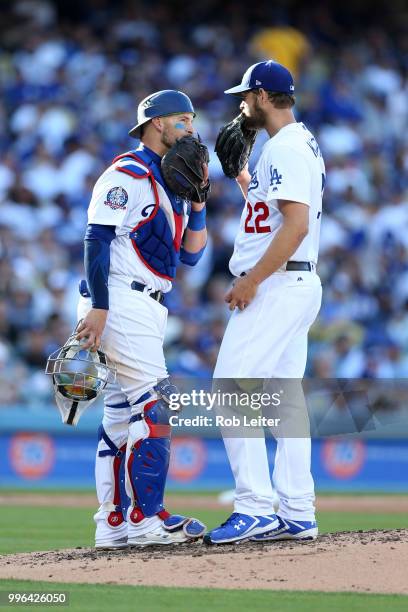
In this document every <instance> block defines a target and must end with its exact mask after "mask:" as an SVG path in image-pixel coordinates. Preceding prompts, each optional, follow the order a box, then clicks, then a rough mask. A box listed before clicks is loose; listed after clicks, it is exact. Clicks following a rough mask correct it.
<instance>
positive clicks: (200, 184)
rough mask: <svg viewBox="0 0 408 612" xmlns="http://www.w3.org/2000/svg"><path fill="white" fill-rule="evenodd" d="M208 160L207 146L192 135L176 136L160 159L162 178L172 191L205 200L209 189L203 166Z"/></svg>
mask: <svg viewBox="0 0 408 612" xmlns="http://www.w3.org/2000/svg"><path fill="white" fill-rule="evenodd" d="M208 162H209V155H208V149H207V147H206V146H205V145H204V144H203V143H202V142H201V141H200V140H199V139H198V138H194V137H193V136H183V137H182V138H178V140H176V142H175V143H174V145H173V146H172V147H171V149H170V150H169V151H168V152H167V153H166V155H164V157H163V158H162V161H161V169H162V174H163V178H164V180H165V181H166V184H167V186H168V187H169V189H171V191H172V192H173V193H175V194H176V195H178V196H180V197H181V198H186V199H188V200H192V201H193V202H205V200H206V199H207V197H208V193H209V191H210V181H209V180H208V179H206V174H205V171H204V166H205V165H207V164H208Z"/></svg>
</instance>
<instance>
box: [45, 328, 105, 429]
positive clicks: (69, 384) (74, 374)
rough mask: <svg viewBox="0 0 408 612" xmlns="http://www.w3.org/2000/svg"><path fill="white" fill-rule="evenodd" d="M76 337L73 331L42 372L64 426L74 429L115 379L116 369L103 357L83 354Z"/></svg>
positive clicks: (87, 353) (103, 355) (98, 353)
mask: <svg viewBox="0 0 408 612" xmlns="http://www.w3.org/2000/svg"><path fill="white" fill-rule="evenodd" d="M75 336H76V331H74V332H73V333H72V334H71V335H70V337H69V338H68V340H67V341H66V343H65V344H64V346H62V347H61V348H59V349H57V350H56V351H54V352H53V353H51V355H50V356H49V357H48V360H47V365H46V368H45V373H46V374H50V375H51V376H52V382H53V385H54V393H55V399H56V402H57V406H58V409H59V411H60V413H61V417H62V421H63V423H66V424H67V425H76V424H77V423H78V421H79V418H80V416H81V414H82V413H83V412H84V410H85V409H86V408H87V407H88V406H89V405H90V404H91V403H92V402H94V401H95V399H96V398H97V397H98V395H100V393H102V391H103V390H104V388H105V387H106V385H107V384H108V383H111V382H115V379H116V369H115V367H114V365H113V364H111V363H110V362H109V360H108V358H107V357H106V355H105V353H104V352H103V351H102V350H97V351H94V352H93V351H90V350H84V349H83V348H82V346H81V342H82V341H81V340H77V339H76V337H75Z"/></svg>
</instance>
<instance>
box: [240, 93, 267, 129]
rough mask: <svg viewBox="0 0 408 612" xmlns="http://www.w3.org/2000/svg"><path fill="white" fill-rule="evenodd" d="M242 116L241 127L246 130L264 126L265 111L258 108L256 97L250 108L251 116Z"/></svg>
mask: <svg viewBox="0 0 408 612" xmlns="http://www.w3.org/2000/svg"><path fill="white" fill-rule="evenodd" d="M244 117H245V119H244V121H243V127H244V128H247V129H248V130H261V129H263V128H264V127H265V126H266V113H265V111H264V110H262V108H260V106H259V104H258V100H257V99H255V102H254V105H253V107H252V109H251V116H250V117H248V116H247V115H244Z"/></svg>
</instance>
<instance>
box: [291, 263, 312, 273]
mask: <svg viewBox="0 0 408 612" xmlns="http://www.w3.org/2000/svg"><path fill="white" fill-rule="evenodd" d="M313 268H314V264H312V263H311V262H310V261H288V263H287V264H286V270H287V271H288V272H290V271H291V270H308V271H309V272H311V271H312V270H313Z"/></svg>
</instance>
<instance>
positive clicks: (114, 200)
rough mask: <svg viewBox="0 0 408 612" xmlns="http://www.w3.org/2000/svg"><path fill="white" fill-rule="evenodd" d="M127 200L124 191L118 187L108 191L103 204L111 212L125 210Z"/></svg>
mask: <svg viewBox="0 0 408 612" xmlns="http://www.w3.org/2000/svg"><path fill="white" fill-rule="evenodd" d="M128 199H129V196H128V193H127V191H126V189H124V188H123V187H120V186H118V187H112V189H109V191H108V193H107V195H106V199H105V202H104V203H105V206H109V208H111V209H112V210H118V209H119V210H126V204H127V201H128Z"/></svg>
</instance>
